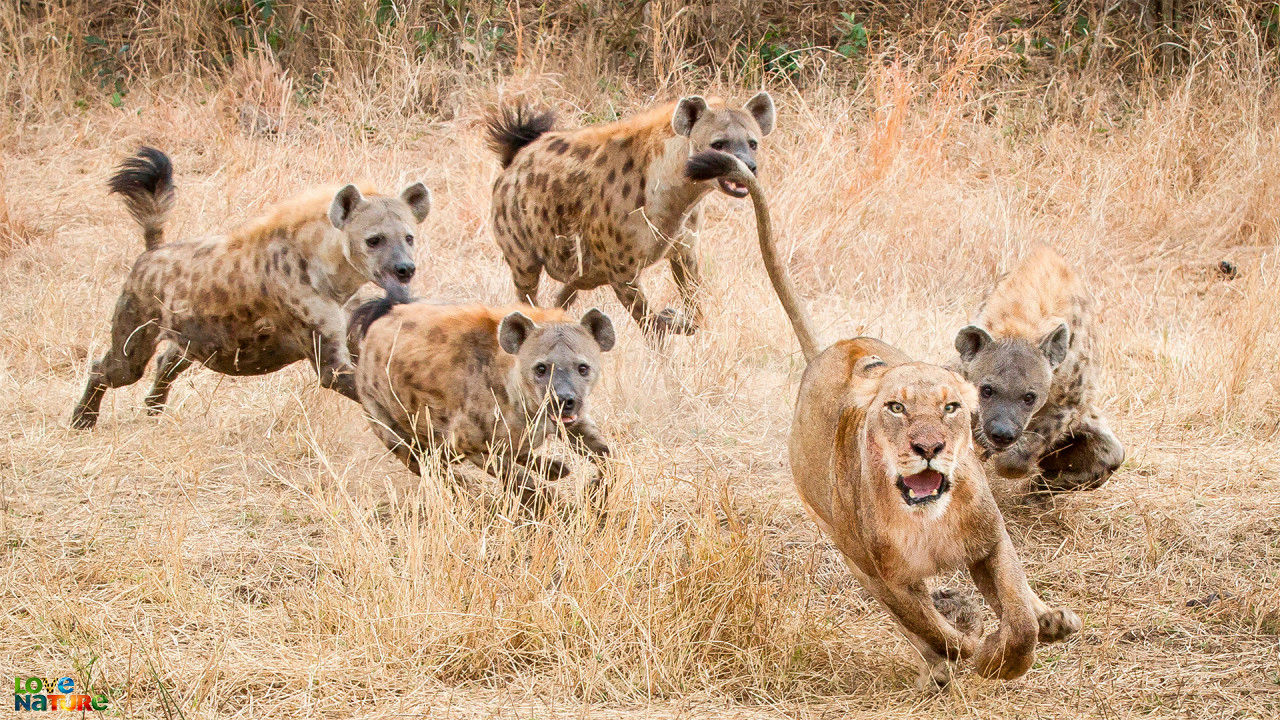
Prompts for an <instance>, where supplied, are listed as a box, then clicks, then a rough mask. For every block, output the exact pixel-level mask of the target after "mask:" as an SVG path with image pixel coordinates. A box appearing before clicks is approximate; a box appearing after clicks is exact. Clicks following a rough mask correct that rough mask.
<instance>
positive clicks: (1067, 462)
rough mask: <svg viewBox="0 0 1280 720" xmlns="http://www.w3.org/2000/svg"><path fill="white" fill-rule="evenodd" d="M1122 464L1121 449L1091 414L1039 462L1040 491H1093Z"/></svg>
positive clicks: (1106, 429) (1116, 440) (1109, 430)
mask: <svg viewBox="0 0 1280 720" xmlns="http://www.w3.org/2000/svg"><path fill="white" fill-rule="evenodd" d="M1123 462H1124V446H1123V445H1121V444H1120V439H1119V438H1117V437H1116V436H1115V433H1113V432H1111V428H1110V427H1108V426H1107V423H1106V421H1105V420H1103V419H1102V418H1101V417H1099V416H1098V415H1097V414H1096V413H1091V414H1090V416H1089V417H1088V418H1087V419H1086V420H1085V422H1084V423H1082V424H1081V426H1080V427H1079V428H1078V429H1076V430H1075V432H1073V433H1072V434H1071V435H1069V436H1067V437H1066V438H1065V439H1064V441H1063V442H1062V443H1060V444H1059V445H1058V446H1057V447H1055V448H1054V449H1053V450H1050V451H1049V452H1048V453H1046V454H1045V455H1044V457H1042V458H1040V473H1041V478H1040V482H1039V485H1040V489H1042V490H1044V491H1046V492H1064V491H1069V490H1095V489H1097V488H1099V487H1101V486H1102V484H1103V483H1105V482H1106V481H1107V480H1108V479H1110V478H1111V474H1112V473H1114V472H1115V471H1116V469H1117V468H1119V467H1120V465H1121V463H1123Z"/></svg>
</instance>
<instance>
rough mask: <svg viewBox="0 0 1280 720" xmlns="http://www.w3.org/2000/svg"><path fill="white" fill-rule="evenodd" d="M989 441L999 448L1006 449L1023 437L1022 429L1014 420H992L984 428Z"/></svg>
mask: <svg viewBox="0 0 1280 720" xmlns="http://www.w3.org/2000/svg"><path fill="white" fill-rule="evenodd" d="M983 432H984V433H985V434H986V436H987V439H988V440H990V441H991V444H992V445H995V446H996V447H997V448H1000V449H1004V448H1007V447H1009V446H1010V445H1012V444H1014V443H1015V442H1017V441H1018V438H1019V437H1021V436H1022V428H1020V427H1019V426H1018V424H1017V423H1015V422H1013V421H1012V420H1007V419H997V420H992V421H991V422H989V423H987V424H986V427H984V428H983Z"/></svg>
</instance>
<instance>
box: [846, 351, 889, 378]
mask: <svg viewBox="0 0 1280 720" xmlns="http://www.w3.org/2000/svg"><path fill="white" fill-rule="evenodd" d="M888 369H889V363H887V362H885V361H884V360H882V359H881V358H880V356H879V355H865V356H863V357H860V358H858V361H857V362H855V363H854V364H853V371H854V372H855V373H857V374H859V375H861V376H863V377H880V376H881V375H883V374H884V372H885V371H886V370H888Z"/></svg>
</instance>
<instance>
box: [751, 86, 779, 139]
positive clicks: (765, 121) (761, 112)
mask: <svg viewBox="0 0 1280 720" xmlns="http://www.w3.org/2000/svg"><path fill="white" fill-rule="evenodd" d="M743 107H745V108H746V109H747V112H749V113H751V117H753V118H755V119H756V124H757V125H759V126H760V134H761V135H768V134H769V133H771V132H773V122H774V119H775V117H776V115H775V113H776V111H775V110H774V107H773V96H772V95H770V94H769V93H767V92H764V91H761V92H758V93H756V95H755V97H753V98H751V99H750V100H748V101H747V104H746V105H744V106H743Z"/></svg>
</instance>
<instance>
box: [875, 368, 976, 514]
mask: <svg viewBox="0 0 1280 720" xmlns="http://www.w3.org/2000/svg"><path fill="white" fill-rule="evenodd" d="M862 362H864V363H867V364H868V368H867V371H868V372H867V373H866V374H867V375H868V380H866V381H864V382H863V383H861V387H860V388H859V391H858V392H859V397H857V398H855V400H856V401H857V402H858V403H859V404H860V405H861V406H862V407H864V408H866V413H867V414H866V422H865V424H864V426H863V432H864V433H865V434H866V447H867V453H868V457H867V459H868V461H869V462H870V463H871V464H872V466H873V467H877V466H878V467H879V468H880V469H881V470H882V471H883V473H884V475H883V479H882V480H881V479H879V478H878V479H877V482H887V483H890V484H892V486H893V488H894V489H895V490H896V491H897V493H898V494H900V495H901V497H902V501H903V502H904V503H906V505H907V506H908V507H916V506H922V505H927V504H929V503H934V502H938V501H940V500H943V499H944V498H945V497H946V495H947V492H948V491H949V490H950V489H951V486H952V482H953V481H954V477H955V473H956V470H957V466H958V464H959V463H960V461H961V460H962V459H963V457H964V454H965V453H968V452H971V451H972V445H971V442H972V440H971V437H970V433H971V432H972V431H971V429H970V425H969V413H970V412H971V411H972V410H973V409H974V408H975V407H976V406H977V397H976V393H975V392H974V389H973V386H972V385H970V384H969V383H967V382H965V380H964V378H962V377H960V376H959V375H957V374H956V373H954V372H951V371H950V370H947V369H945V368H941V367H938V366H936V365H928V364H926V363H919V362H913V363H906V364H903V365H896V366H892V367H891V366H888V365H885V366H884V370H883V371H882V372H880V373H879V375H878V377H876V376H875V374H874V370H875V367H874V358H864V360H863V361H862Z"/></svg>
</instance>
